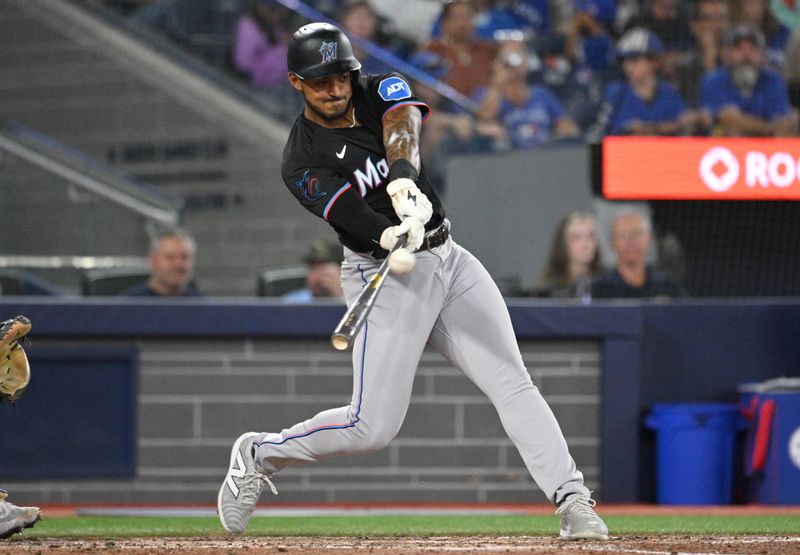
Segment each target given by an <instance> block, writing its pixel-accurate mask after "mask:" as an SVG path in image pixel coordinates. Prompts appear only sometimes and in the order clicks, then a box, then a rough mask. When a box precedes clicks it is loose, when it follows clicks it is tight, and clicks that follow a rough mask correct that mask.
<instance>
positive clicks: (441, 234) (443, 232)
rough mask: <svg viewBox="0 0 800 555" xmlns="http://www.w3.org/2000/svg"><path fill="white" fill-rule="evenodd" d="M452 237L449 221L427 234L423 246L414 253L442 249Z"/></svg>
mask: <svg viewBox="0 0 800 555" xmlns="http://www.w3.org/2000/svg"><path fill="white" fill-rule="evenodd" d="M449 237H450V222H448V221H447V220H445V221H443V222H442V223H441V224H439V227H437V228H436V229H432V230H430V231H428V232H427V233H426V234H425V238H424V239H423V240H422V245H421V246H420V247H419V248H418V249H417V250H416V251H414V252H420V251H429V250H431V249H435V248H436V247H441V246H442V245H444V244H445V242H446V241H447V239H448V238H449Z"/></svg>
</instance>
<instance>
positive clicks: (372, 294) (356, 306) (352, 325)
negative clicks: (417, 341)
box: [331, 235, 408, 351]
mask: <svg viewBox="0 0 800 555" xmlns="http://www.w3.org/2000/svg"><path fill="white" fill-rule="evenodd" d="M406 241H408V235H401V236H400V237H399V238H398V239H397V242H396V243H395V244H394V246H393V247H392V251H391V252H390V253H389V254H388V255H387V256H386V258H384V259H383V262H382V263H381V265H380V266H378V271H377V272H375V275H373V276H372V278H370V280H369V282H368V283H367V284H366V285H365V286H364V287H363V289H361V292H360V293H359V294H358V297H356V300H355V301H353V304H351V305H350V308H348V309H347V312H345V313H344V316H342V319H341V320H339V324H338V325H337V326H336V329H334V330H333V334H331V344H332V345H333V348H334V349H336V350H337V351H344V350H345V349H348V348H349V347H350V345H351V344H352V343H353V339H355V337H356V335H357V334H358V330H360V329H361V326H363V325H364V321H365V320H366V319H367V315H368V314H369V311H370V310H372V305H374V304H375V299H376V298H377V297H378V293H379V292H380V290H381V285H383V280H384V278H386V274H387V273H388V272H389V258H390V257H391V256H392V253H393V252H394V251H396V250H397V249H400V248H403V247H404V246H406Z"/></svg>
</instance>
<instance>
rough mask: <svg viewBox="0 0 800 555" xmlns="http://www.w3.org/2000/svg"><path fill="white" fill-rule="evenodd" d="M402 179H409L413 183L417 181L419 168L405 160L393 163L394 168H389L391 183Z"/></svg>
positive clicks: (401, 159)
mask: <svg viewBox="0 0 800 555" xmlns="http://www.w3.org/2000/svg"><path fill="white" fill-rule="evenodd" d="M401 177H407V178H408V179H410V180H412V181H416V180H417V177H419V175H418V174H417V168H415V167H414V164H412V163H411V162H409V161H408V160H406V159H405V158H399V159H397V160H395V161H394V162H392V167H391V168H389V182H392V181H394V180H395V179H400V178H401Z"/></svg>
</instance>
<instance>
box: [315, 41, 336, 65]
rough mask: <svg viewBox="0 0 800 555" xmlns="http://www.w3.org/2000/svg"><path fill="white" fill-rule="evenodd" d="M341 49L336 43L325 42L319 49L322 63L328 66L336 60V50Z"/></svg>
mask: <svg viewBox="0 0 800 555" xmlns="http://www.w3.org/2000/svg"><path fill="white" fill-rule="evenodd" d="M338 47H339V44H338V43H335V42H323V43H322V46H320V47H319V53H320V54H322V63H323V64H327V63H328V62H332V61H333V60H335V59H336V50H337V48H338Z"/></svg>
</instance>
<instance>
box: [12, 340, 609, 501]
mask: <svg viewBox="0 0 800 555" xmlns="http://www.w3.org/2000/svg"><path fill="white" fill-rule="evenodd" d="M112 345H113V346H119V345H135V346H137V347H138V348H139V349H140V375H139V387H140V390H139V395H138V399H139V405H138V410H139V417H138V419H139V421H138V442H137V443H138V445H137V447H138V457H137V459H138V461H137V476H136V478H135V479H134V480H132V481H130V480H91V481H31V482H7V481H6V482H3V487H4V488H6V489H9V490H11V491H12V492H13V494H14V498H15V499H18V500H24V502H25V503H26V504H32V503H80V502H115V503H121V502H148V503H213V502H214V501H215V499H216V497H215V496H216V492H217V490H218V488H219V484H220V483H221V480H222V478H223V477H224V473H225V471H226V468H227V464H228V457H229V453H230V446H231V444H232V442H233V440H234V439H235V438H236V437H237V436H238V435H239V434H241V433H243V432H245V431H249V430H263V431H277V430H279V429H281V428H282V427H287V426H290V425H293V424H295V423H296V422H297V421H300V420H301V419H305V418H308V417H310V416H313V414H315V412H317V411H319V410H322V409H326V408H331V407H335V406H341V405H343V404H346V403H348V402H349V399H350V392H351V388H352V369H351V366H350V361H349V354H342V353H337V352H334V351H332V350H331V349H330V346H329V345H328V344H327V342H326V341H323V340H308V341H304V340H292V341H290V340H267V339H257V340H256V339H236V340H226V341H221V340H217V341H214V340H211V341H209V340H207V339H203V340H200V339H197V340H189V339H175V340H165V339H141V340H136V341H134V340H131V341H121V340H104V341H97V340H90V339H87V340H70V341H66V340H46V339H38V340H37V341H36V347H37V348H38V347H42V348H50V347H62V346H69V347H74V346H84V347H86V346H92V347H97V346H112ZM521 347H522V352H523V356H524V359H525V362H526V364H527V366H528V368H529V370H532V371H533V377H534V382H535V383H536V384H537V385H538V386H539V387H540V388H541V391H542V393H543V394H544V395H545V398H546V399H548V401H549V403H550V405H551V407H552V408H553V410H554V412H555V414H556V416H557V418H558V419H559V422H560V423H561V425H562V427H563V431H564V434H565V435H566V437H567V441H568V442H569V445H570V448H571V449H572V453H573V456H574V458H575V459H576V462H577V463H578V465H579V467H580V468H581V470H582V471H583V472H584V474H585V476H586V479H587V484H588V485H589V487H590V488H591V489H593V490H596V491H597V492H598V495H599V496H600V497H602V485H601V484H600V483H599V458H600V457H599V453H600V447H601V446H600V439H599V437H598V435H599V432H598V430H599V410H600V394H599V391H600V378H601V376H600V354H599V347H598V344H597V343H595V342H593V341H525V342H523V343H522V345H521ZM37 456H38V455H37ZM45 456H49V455H47V454H45ZM275 482H276V485H277V487H278V490H279V491H280V496H279V497H277V498H273V497H272V496H271V495H267V494H265V495H264V497H263V500H264V501H265V502H268V503H298V502H312V501H314V502H326V501H339V502H344V501H396V502H401V501H418V502H426V501H430V502H436V501H438V502H476V501H478V502H542V501H545V499H544V496H543V494H542V493H541V492H540V491H539V490H538V488H536V486H535V485H534V484H533V483H532V481H531V479H530V478H529V476H528V473H527V471H526V469H525V468H524V466H523V464H522V460H521V458H520V457H519V454H518V453H517V452H516V449H515V448H514V446H513V445H512V443H511V442H510V440H509V439H508V438H507V436H506V435H505V433H504V432H503V430H502V427H501V424H500V421H499V419H498V417H497V415H496V413H495V411H494V408H493V407H492V406H491V405H490V404H489V403H488V402H487V400H486V398H485V397H484V396H483V395H482V394H481V392H480V391H479V390H478V389H477V388H476V387H475V386H474V385H472V384H471V383H470V382H469V381H468V380H467V379H466V378H464V377H463V376H462V375H461V374H460V373H459V372H457V371H456V370H454V369H452V368H451V367H450V366H449V365H448V363H447V362H446V361H444V359H442V357H441V356H440V355H438V354H437V353H433V352H426V354H425V355H424V357H423V363H422V364H421V367H420V370H419V371H418V373H417V377H416V380H415V384H414V393H413V398H412V402H411V407H410V410H409V412H408V416H407V418H406V421H405V423H404V425H403V428H402V430H401V431H400V434H399V436H398V437H397V438H396V439H395V440H394V441H393V442H392V443H391V444H390V446H389V447H388V448H386V449H384V450H382V451H379V452H377V453H374V454H370V455H362V456H349V457H341V458H336V459H332V460H329V461H325V462H323V463H318V464H316V465H312V466H303V467H294V468H290V469H287V470H285V471H284V472H282V473H280V474H279V475H278V476H277V477H276V480H275Z"/></svg>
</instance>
